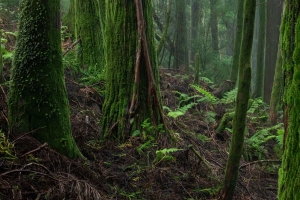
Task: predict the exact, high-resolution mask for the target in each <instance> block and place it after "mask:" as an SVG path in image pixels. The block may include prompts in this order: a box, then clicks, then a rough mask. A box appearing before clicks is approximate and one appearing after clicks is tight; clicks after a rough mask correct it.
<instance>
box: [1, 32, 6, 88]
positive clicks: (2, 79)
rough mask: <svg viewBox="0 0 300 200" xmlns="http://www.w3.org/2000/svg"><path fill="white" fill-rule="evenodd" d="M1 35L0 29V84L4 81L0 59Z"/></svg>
mask: <svg viewBox="0 0 300 200" xmlns="http://www.w3.org/2000/svg"><path fill="white" fill-rule="evenodd" d="M1 36H2V33H1V31H0V84H2V83H4V82H5V80H4V75H3V61H2V46H1Z"/></svg>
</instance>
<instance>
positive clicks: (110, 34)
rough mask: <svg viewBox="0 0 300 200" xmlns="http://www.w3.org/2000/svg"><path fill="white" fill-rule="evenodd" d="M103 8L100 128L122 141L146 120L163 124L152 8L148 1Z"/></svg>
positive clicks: (121, 1) (120, 0)
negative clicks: (103, 89) (104, 48)
mask: <svg viewBox="0 0 300 200" xmlns="http://www.w3.org/2000/svg"><path fill="white" fill-rule="evenodd" d="M136 5H138V6H139V7H136ZM106 6H107V7H106V13H107V15H106V24H107V26H106V34H105V39H106V44H107V52H106V61H107V69H106V71H107V74H106V76H107V77H106V78H107V80H106V94H105V102H104V106H103V117H102V120H101V127H102V132H103V134H104V137H105V138H108V139H118V140H121V141H124V140H125V139H126V138H128V137H129V136H130V133H133V132H134V131H139V130H140V129H141V124H142V123H143V122H144V121H145V120H147V119H148V120H150V121H149V123H150V124H151V126H153V127H157V126H158V125H159V124H161V123H163V118H162V117H163V116H162V110H161V105H160V103H159V102H160V97H159V88H158V87H159V84H158V69H157V63H156V52H155V46H154V45H155V44H154V32H153V23H152V10H151V8H152V7H151V1H143V3H142V1H141V0H135V1H132V0H116V1H115V2H114V3H113V4H112V3H110V1H109V0H107V1H106ZM141 6H142V7H141ZM137 20H138V24H137ZM145 28H147V29H145Z"/></svg>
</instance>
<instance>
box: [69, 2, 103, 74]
mask: <svg viewBox="0 0 300 200" xmlns="http://www.w3.org/2000/svg"><path fill="white" fill-rule="evenodd" d="M99 8H100V6H99V3H98V0H75V21H76V23H75V35H76V38H77V39H79V38H80V39H81V42H80V44H79V49H78V59H79V62H80V64H81V66H83V67H84V68H89V67H96V69H100V70H101V69H104V49H103V38H102V30H101V21H100V20H101V18H100V16H99V15H100V11H99Z"/></svg>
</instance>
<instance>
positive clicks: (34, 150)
mask: <svg viewBox="0 0 300 200" xmlns="http://www.w3.org/2000/svg"><path fill="white" fill-rule="evenodd" d="M45 146H47V143H44V144H42V145H41V146H39V147H38V148H36V149H33V150H31V151H29V152H27V153H25V154H23V155H22V156H21V158H23V157H25V156H27V155H28V154H31V153H33V152H36V151H38V150H40V149H41V148H43V147H45Z"/></svg>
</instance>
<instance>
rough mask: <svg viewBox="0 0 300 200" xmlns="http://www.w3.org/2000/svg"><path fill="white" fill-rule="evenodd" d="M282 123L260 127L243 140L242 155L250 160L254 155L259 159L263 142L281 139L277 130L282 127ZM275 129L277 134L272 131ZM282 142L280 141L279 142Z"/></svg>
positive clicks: (263, 149)
mask: <svg viewBox="0 0 300 200" xmlns="http://www.w3.org/2000/svg"><path fill="white" fill-rule="evenodd" d="M282 126H283V124H282V123H280V124H277V125H275V126H272V127H269V128H266V129H261V130H259V131H257V132H256V133H255V134H254V135H253V136H252V137H250V138H249V139H248V140H246V141H245V152H244V155H245V157H246V159H247V160H252V159H253V156H256V157H257V158H258V159H261V158H262V156H263V153H264V152H265V148H264V143H266V142H267V141H269V140H270V139H273V138H274V139H276V140H279V141H282V140H281V139H280V137H281V136H280V135H279V133H278V130H281V129H282ZM274 130H277V135H274V134H273V133H272V132H273V131H274ZM280 143H281V144H282V142H280Z"/></svg>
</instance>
